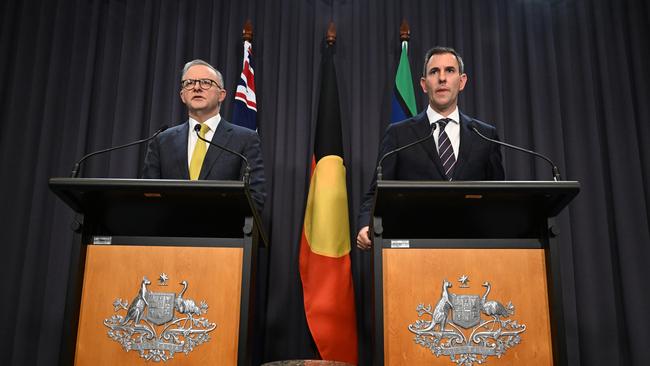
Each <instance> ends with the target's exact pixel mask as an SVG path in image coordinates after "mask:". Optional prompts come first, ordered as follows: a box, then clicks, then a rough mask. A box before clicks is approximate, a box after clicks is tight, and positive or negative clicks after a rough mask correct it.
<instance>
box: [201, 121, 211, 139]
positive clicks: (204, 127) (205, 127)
mask: <svg viewBox="0 0 650 366" xmlns="http://www.w3.org/2000/svg"><path fill="white" fill-rule="evenodd" d="M208 131H210V126H208V125H207V124H205V123H201V131H199V135H201V137H203V138H205V135H206V134H207V133H208Z"/></svg>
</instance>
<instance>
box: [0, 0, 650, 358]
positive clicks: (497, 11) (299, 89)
mask: <svg viewBox="0 0 650 366" xmlns="http://www.w3.org/2000/svg"><path fill="white" fill-rule="evenodd" d="M0 11H1V13H0V150H1V155H0V192H1V193H0V246H1V248H2V252H1V253H2V254H1V258H2V259H0V282H1V283H2V287H0V289H1V291H2V297H3V298H2V300H0V337H1V339H0V364H5V365H8V364H12V365H28V364H43V365H48V364H53V363H54V362H55V361H54V360H56V359H57V358H58V352H59V346H60V342H61V329H62V322H63V307H64V299H65V295H66V282H67V277H68V267H69V262H70V258H71V253H72V248H73V247H74V246H75V245H78V237H76V236H74V235H73V233H72V232H71V231H70V229H69V226H70V221H71V218H72V213H71V211H70V210H69V209H67V208H66V207H65V206H64V205H63V204H62V202H60V201H59V200H58V199H57V198H55V197H54V195H53V194H52V193H51V192H50V191H49V190H48V187H47V179H48V178H49V177H57V176H67V175H69V172H70V170H71V168H72V165H73V162H74V161H75V160H77V159H78V158H79V157H81V156H82V155H83V154H85V153H87V152H89V151H93V150H97V149H100V148H105V147H108V146H112V145H117V144H121V143H125V142H129V141H132V140H135V139H138V138H142V137H145V136H148V135H150V134H151V133H152V132H153V131H155V130H156V129H158V127H159V126H161V125H163V124H170V123H171V124H175V123H178V122H181V121H182V120H183V119H184V118H185V111H184V109H183V106H182V104H181V103H180V100H179V97H178V90H179V86H178V84H179V78H180V74H179V73H180V70H181V67H182V65H183V64H184V62H186V61H188V60H190V59H193V58H197V57H198V58H203V59H205V60H207V61H209V62H211V63H212V64H214V65H215V66H216V67H217V68H219V69H220V70H221V71H222V72H223V74H224V77H225V79H226V88H227V90H228V92H229V95H228V98H227V99H226V102H225V104H224V108H223V110H222V114H223V116H224V117H225V118H226V119H229V118H230V116H231V107H230V103H231V102H232V95H233V91H234V86H235V84H236V80H237V78H238V76H239V73H240V71H241V57H242V41H241V31H242V27H243V24H244V22H245V20H246V19H247V18H250V19H251V20H252V22H253V26H254V31H255V39H254V42H253V50H254V59H255V63H256V69H255V72H256V83H257V98H258V106H259V108H258V119H259V133H260V136H261V138H262V143H263V150H264V160H265V163H266V175H267V178H268V192H269V193H270V196H269V199H268V200H267V204H266V208H265V210H264V217H265V218H267V219H269V218H272V224H271V227H270V230H269V231H270V236H271V249H270V250H268V251H264V253H263V258H264V259H265V261H267V262H266V263H267V264H268V273H267V275H266V276H264V277H265V278H264V281H266V284H267V286H268V297H267V299H266V302H265V303H263V306H264V307H265V314H264V315H265V317H266V322H265V323H263V324H262V328H264V329H265V330H266V332H265V335H266V337H265V338H264V339H265V341H264V342H263V345H260V346H259V349H261V352H262V358H263V360H277V359H287V358H304V357H313V356H314V355H313V353H312V345H311V341H310V338H309V333H308V331H307V328H306V322H305V318H304V312H303V304H302V297H301V284H300V280H299V276H298V266H297V257H298V248H299V236H300V231H301V226H302V215H303V210H304V204H305V199H306V189H307V175H308V163H309V159H310V154H311V141H312V138H313V126H314V121H315V113H316V109H317V105H318V104H317V100H318V93H317V91H318V76H319V70H318V65H319V62H320V58H321V46H322V41H323V38H324V36H325V32H326V28H327V24H328V22H329V21H330V20H333V21H334V22H335V23H336V26H337V31H338V40H337V45H336V56H335V60H336V64H337V71H338V85H339V88H340V90H339V92H340V96H341V109H342V110H341V114H342V119H343V135H344V137H343V138H344V150H345V161H346V165H347V167H348V190H349V192H350V208H351V213H352V214H351V218H355V217H356V213H357V211H358V207H359V203H360V199H361V197H362V194H363V192H364V191H365V189H366V187H367V185H368V183H369V181H370V178H371V175H372V172H373V165H374V162H375V159H376V153H377V146H378V143H379V140H380V137H381V134H382V132H383V130H384V128H385V126H386V125H387V123H388V118H389V117H388V116H389V110H388V108H389V105H390V103H389V102H390V95H391V89H392V83H393V79H394V74H395V68H396V63H397V60H398V57H399V51H400V44H399V25H400V22H401V20H402V18H406V19H407V20H408V21H409V23H410V25H411V34H412V37H411V43H410V50H409V57H410V61H411V68H412V70H413V76H414V81H415V82H418V79H419V75H420V73H421V67H422V60H421V59H422V55H423V54H424V52H425V51H426V49H428V48H429V47H431V46H434V45H448V46H452V47H455V48H456V49H457V50H458V51H459V52H460V53H461V54H462V55H463V56H464V59H465V62H466V65H467V73H468V75H469V83H468V86H467V88H466V90H465V91H464V92H463V93H462V97H461V100H460V108H461V110H462V111H463V112H465V113H467V114H470V115H473V116H476V117H478V118H480V119H482V120H485V121H489V122H490V123H492V124H494V125H495V126H496V127H497V129H498V131H499V134H500V136H501V138H502V139H503V140H506V141H508V142H511V143H514V144H518V145H521V146H526V147H529V148H532V149H534V150H537V151H539V152H542V153H545V154H548V155H550V156H551V157H552V158H553V159H554V160H555V161H556V162H557V164H558V165H559V167H560V170H561V172H562V173H563V176H564V178H565V179H569V180H578V181H580V182H581V184H582V191H581V193H580V195H579V196H578V197H577V199H576V200H575V201H574V202H573V203H572V204H571V206H570V207H569V208H568V209H566V210H565V211H564V213H563V214H561V216H560V217H559V220H558V221H559V224H560V227H561V230H562V232H561V237H560V240H561V248H562V257H561V258H562V268H563V273H562V275H563V293H564V300H565V304H564V312H565V317H566V321H567V323H566V327H567V332H568V333H567V334H568V344H569V358H570V363H571V364H572V365H577V364H583V365H642V364H647V362H648V360H649V359H650V347H648V345H647V338H648V336H647V334H648V328H649V326H650V311H649V309H650V285H649V284H648V280H649V279H650V269H649V261H650V231H649V227H650V222H649V219H650V206H649V204H650V202H649V187H650V184H649V183H650V176H649V174H650V120H649V119H650V111H649V108H650V107H649V106H648V102H649V101H650V54H649V53H650V47H648V41H647V36H648V33H649V32H648V31H649V28H650V5H649V4H648V2H647V1H625V0H624V1H619V0H611V1H604V0H603V1H577V0H576V1H571V0H565V1H562V0H555V1H552V0H546V1H542V0H510V1H506V0H501V1H492V0H490V1H488V0H484V1H478V0H477V1H468V0H462V1H461V0H447V1H443V0H440V1H436V0H422V1H393V0H358V1H351V0H347V1H346V0H338V1H337V0H328V1H319V0H312V1H307V0H305V1H289V0H277V1H261V0H260V1H254V0H239V1H157V0H155V1H154V0H150V1H124V0H123V1H118V0H101V1H100V0H96V1H91V0H78V1H54V0H44V1H39V0H28V1H12V0H10V1H3V2H2V4H1V5H0ZM416 95H417V96H418V109H420V110H422V109H423V108H424V106H425V105H426V104H425V103H426V99H425V97H424V96H423V94H422V93H421V90H420V89H419V86H418V84H416ZM144 152H145V147H144V146H142V147H140V148H139V149H138V148H134V149H130V150H125V151H122V152H116V153H113V154H110V155H107V156H104V157H98V158H96V159H93V160H91V161H89V162H88V164H87V165H86V166H85V169H84V171H83V172H82V173H83V175H84V176H86V177H136V176H138V174H139V171H140V169H141V167H142V159H143V155H144ZM505 166H506V170H507V171H506V177H507V179H509V180H549V179H550V178H551V172H550V170H549V169H548V168H547V166H546V165H544V164H543V163H542V162H534V161H532V160H531V159H530V158H529V157H527V156H524V155H520V154H519V153H516V152H510V151H508V152H506V153H505ZM353 220H354V219H353ZM351 225H352V226H353V228H354V227H356V223H355V222H352V223H351ZM353 231H355V230H353ZM352 260H353V269H354V278H355V286H356V290H357V307H358V312H359V314H360V316H359V321H360V328H361V329H367V327H368V326H369V324H368V322H367V320H368V316H367V314H368V310H369V308H370V307H369V305H370V304H369V296H368V294H369V286H370V277H369V276H370V275H369V273H368V272H369V266H368V264H369V253H362V252H359V251H358V250H357V249H356V248H355V249H353V251H352ZM369 342H370V339H369V338H368V337H367V336H366V335H365V334H364V333H361V335H360V342H359V344H360V361H361V362H362V363H366V364H368V363H369V359H368V356H369V352H370V347H369V345H370V343H369Z"/></svg>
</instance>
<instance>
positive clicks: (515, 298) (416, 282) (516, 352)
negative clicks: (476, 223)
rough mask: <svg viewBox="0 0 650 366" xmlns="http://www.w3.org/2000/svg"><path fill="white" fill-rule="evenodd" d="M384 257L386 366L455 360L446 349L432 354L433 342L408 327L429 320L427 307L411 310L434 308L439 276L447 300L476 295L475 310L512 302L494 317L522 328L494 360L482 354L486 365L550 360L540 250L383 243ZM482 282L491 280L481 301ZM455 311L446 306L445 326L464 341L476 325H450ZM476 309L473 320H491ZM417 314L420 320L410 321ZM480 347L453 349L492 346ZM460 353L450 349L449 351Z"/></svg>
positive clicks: (439, 289) (438, 297)
mask: <svg viewBox="0 0 650 366" xmlns="http://www.w3.org/2000/svg"><path fill="white" fill-rule="evenodd" d="M382 260H383V299H384V300H383V306H384V308H383V314H384V361H385V364H386V365H424V364H426V365H453V364H454V363H453V362H452V361H451V359H450V354H449V351H447V354H446V355H445V354H440V355H439V356H436V355H435V354H434V352H432V349H431V347H429V348H427V347H425V346H423V345H422V344H417V343H416V342H415V340H416V333H415V332H413V331H411V330H409V325H413V326H414V327H415V328H416V329H422V328H426V327H427V324H430V323H431V321H432V319H433V316H432V315H430V314H428V313H426V312H424V313H423V315H422V316H419V315H418V311H417V308H418V305H419V304H423V305H424V306H425V307H426V305H428V304H430V305H431V308H430V311H431V313H434V310H435V308H436V305H437V304H438V303H439V302H440V300H441V299H442V296H443V282H444V281H445V280H446V281H448V282H449V284H450V285H451V287H448V288H447V294H448V295H449V297H450V298H451V297H454V296H456V297H458V298H460V296H458V295H470V296H471V295H475V297H474V300H472V301H474V302H476V300H477V297H476V295H477V296H478V299H479V300H478V302H479V304H480V305H479V309H482V304H485V303H486V302H488V301H498V302H499V303H500V304H502V305H503V306H504V307H507V304H508V303H509V302H511V303H512V305H513V308H512V309H513V310H514V312H513V313H512V314H511V315H507V316H502V317H500V320H502V321H505V320H511V321H516V322H517V325H525V330H524V331H523V332H521V333H520V334H519V337H520V343H519V344H516V345H514V346H512V347H511V348H507V349H506V350H505V352H504V353H503V354H502V355H501V357H500V358H497V356H488V358H487V360H486V361H485V363H486V364H488V365H495V366H496V365H551V364H552V363H553V354H552V343H551V331H550V316H549V301H548V292H547V283H546V264H545V259H544V251H543V250H542V249H383V251H382ZM461 276H467V277H468V279H469V281H467V282H466V287H465V285H463V283H461V282H460V281H459V278H460V277H461ZM485 282H489V285H490V287H491V288H490V292H489V294H487V296H485V300H482V301H481V300H480V299H482V298H483V296H484V294H485V293H486V290H487V287H486V286H483V284H484V283H485ZM468 301H469V300H468ZM488 305H494V303H491V304H488ZM458 307H459V308H460V307H461V306H458ZM453 311H456V310H453ZM453 311H449V308H448V313H447V314H448V320H447V323H446V325H445V329H447V330H450V331H455V332H459V333H462V334H464V337H465V340H468V339H470V338H471V334H472V331H473V329H474V328H475V325H473V326H469V327H467V328H464V327H460V326H458V325H455V324H449V323H450V322H451V321H452V316H453ZM478 312H479V314H480V321H479V323H485V322H489V321H490V320H493V319H494V318H493V317H491V316H488V315H487V314H486V313H484V312H483V311H481V310H479V311H478ZM439 313H440V312H439ZM475 313H476V311H475ZM466 314H469V312H466ZM475 315H476V314H475ZM468 316H469V315H468ZM474 319H475V317H474ZM418 320H422V321H424V322H422V323H420V324H416V321H418ZM427 322H428V323H427ZM434 323H435V322H434ZM434 327H435V328H434V329H433V331H439V330H440V325H439V324H435V325H434ZM490 327H492V330H494V329H498V327H499V323H498V322H496V321H492V322H490V323H488V324H487V325H486V328H482V329H480V330H479V331H481V330H482V331H490V329H489V328H490ZM504 329H505V328H504ZM520 329H521V328H520ZM477 332H478V331H477ZM434 338H435V337H433V338H430V339H434ZM471 345H472V346H473V345H475V344H474V343H471ZM452 346H453V345H452ZM456 346H458V344H456ZM483 346H484V347H483V348H481V347H480V346H479V347H476V348H473V349H471V348H469V347H466V348H464V349H463V348H456V350H465V351H467V350H472V351H475V350H477V349H479V348H480V349H482V350H484V351H485V350H486V349H488V348H490V347H491V345H490V344H486V345H483ZM434 348H435V347H434ZM451 353H453V352H451ZM458 356H459V355H458V354H456V355H455V356H454V357H458ZM475 364H476V363H475Z"/></svg>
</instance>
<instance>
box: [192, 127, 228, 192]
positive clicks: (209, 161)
mask: <svg viewBox="0 0 650 366" xmlns="http://www.w3.org/2000/svg"><path fill="white" fill-rule="evenodd" d="M231 136H232V126H231V125H230V123H228V122H227V121H226V120H225V119H223V118H222V119H221V121H220V122H219V125H218V126H217V130H216V131H214V135H213V136H212V142H213V143H215V144H217V145H220V146H228V141H230V137H231ZM222 153H223V150H221V149H220V148H218V147H214V146H208V152H207V153H206V154H205V159H204V160H203V166H202V167H201V173H200V174H199V179H206V178H207V177H208V175H209V174H210V171H211V170H212V167H213V166H214V164H215V162H216V161H217V159H219V157H220V156H221V154H222Z"/></svg>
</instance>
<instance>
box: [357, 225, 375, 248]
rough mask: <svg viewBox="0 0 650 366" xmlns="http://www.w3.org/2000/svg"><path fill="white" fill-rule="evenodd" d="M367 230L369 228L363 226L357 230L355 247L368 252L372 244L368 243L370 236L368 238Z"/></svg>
mask: <svg viewBox="0 0 650 366" xmlns="http://www.w3.org/2000/svg"><path fill="white" fill-rule="evenodd" d="M369 229H370V227H368V226H364V227H363V228H361V230H359V234H357V247H358V248H359V249H361V250H368V249H370V248H371V247H372V242H371V241H370V236H369Z"/></svg>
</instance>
